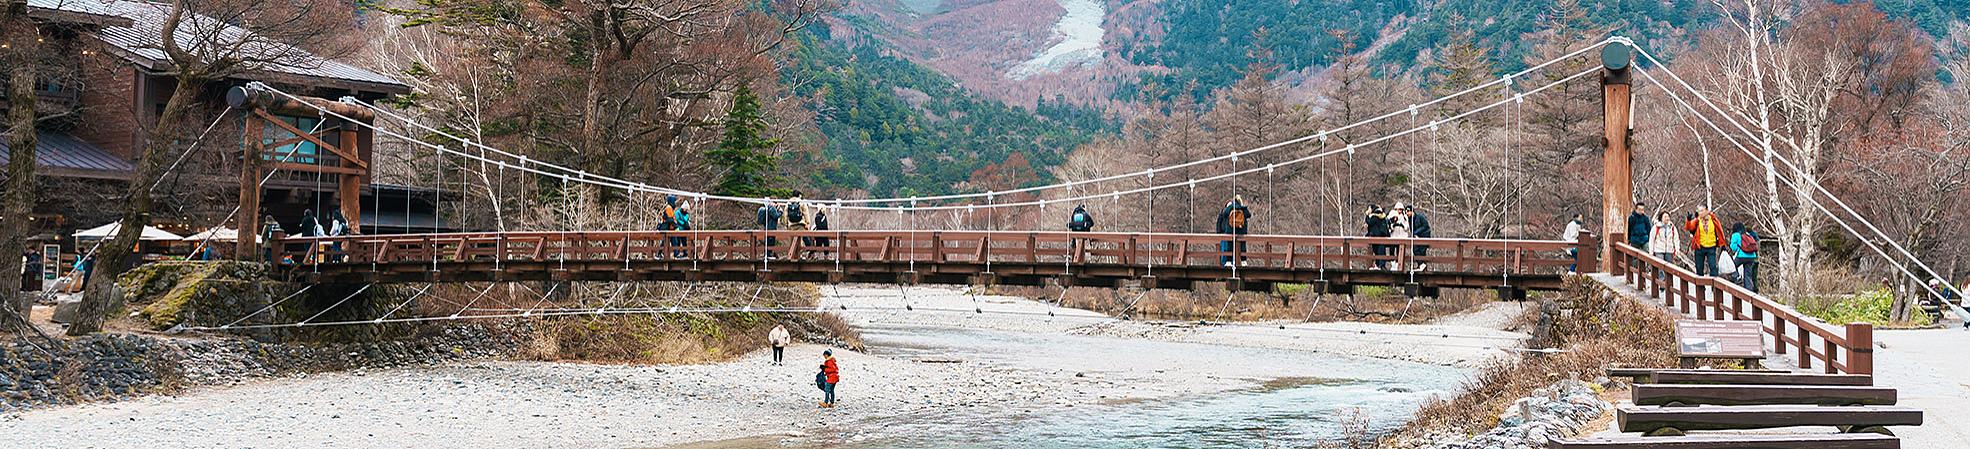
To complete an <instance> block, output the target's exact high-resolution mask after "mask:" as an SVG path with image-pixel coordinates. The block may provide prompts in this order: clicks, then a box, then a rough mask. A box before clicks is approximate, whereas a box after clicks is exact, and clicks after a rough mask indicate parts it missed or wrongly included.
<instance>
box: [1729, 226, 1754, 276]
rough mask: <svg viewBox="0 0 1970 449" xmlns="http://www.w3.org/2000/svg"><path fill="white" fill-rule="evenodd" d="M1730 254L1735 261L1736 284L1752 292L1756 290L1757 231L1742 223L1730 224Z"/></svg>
mask: <svg viewBox="0 0 1970 449" xmlns="http://www.w3.org/2000/svg"><path fill="white" fill-rule="evenodd" d="M1731 229H1732V231H1731V256H1732V259H1733V260H1732V262H1736V263H1737V277H1738V285H1742V286H1744V289H1745V290H1750V291H1751V292H1752V293H1757V292H1758V232H1757V231H1752V230H1751V228H1749V227H1745V226H1744V223H1733V224H1732V225H1731Z"/></svg>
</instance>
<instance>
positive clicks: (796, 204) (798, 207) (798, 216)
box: [786, 191, 807, 231]
mask: <svg viewBox="0 0 1970 449" xmlns="http://www.w3.org/2000/svg"><path fill="white" fill-rule="evenodd" d="M786 217H787V223H786V224H787V230H789V231H805V230H807V201H806V200H802V199H800V192H799V191H795V192H794V193H793V198H792V199H788V200H787V212H786Z"/></svg>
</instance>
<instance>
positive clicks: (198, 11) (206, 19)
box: [68, 0, 348, 335]
mask: <svg viewBox="0 0 1970 449" xmlns="http://www.w3.org/2000/svg"><path fill="white" fill-rule="evenodd" d="M139 7H140V8H151V10H149V11H146V12H145V14H146V17H144V18H142V19H143V20H137V21H136V27H137V29H139V30H144V31H149V32H155V33H157V34H156V36H157V41H156V42H157V43H158V44H157V45H156V47H157V49H158V50H159V51H162V52H163V53H164V54H165V56H166V59H167V60H168V61H167V62H168V63H169V64H170V66H171V69H172V72H173V73H175V74H176V75H177V83H176V85H175V86H174V87H173V88H172V90H171V94H170V97H169V98H168V99H167V100H166V101H165V104H164V110H163V111H162V112H161V113H159V114H158V116H157V118H156V120H155V121H154V122H152V123H147V124H146V125H148V126H149V128H150V129H149V132H147V133H145V135H144V139H143V145H142V147H143V152H142V153H141V154H140V155H139V156H138V158H137V161H136V165H137V169H136V173H135V174H134V175H132V176H131V179H130V186H129V190H128V192H127V193H126V194H125V198H124V202H123V204H124V211H123V218H122V219H121V220H119V221H118V223H119V225H120V226H121V227H120V228H119V229H118V230H117V233H116V235H115V236H114V237H112V238H111V239H109V241H108V242H106V243H104V244H103V245H102V247H101V248H100V249H99V250H98V251H96V254H97V258H96V260H97V263H96V268H95V273H94V275H93V276H91V278H90V281H89V284H88V285H87V286H86V288H85V291H84V293H83V300H82V304H81V306H80V308H79V309H78V310H77V315H76V316H77V318H76V322H75V323H72V324H71V325H70V326H69V328H68V333H69V335H86V334H90V333H94V332H96V331H98V330H100V329H101V328H102V322H103V320H104V319H105V318H106V316H105V315H106V314H107V313H108V312H109V309H110V307H111V306H112V305H113V304H115V303H116V301H117V299H118V298H117V297H116V296H117V294H116V291H115V284H116V280H117V277H119V276H120V275H122V274H123V272H124V271H125V270H126V269H128V268H129V266H130V262H131V260H130V257H131V255H132V254H133V252H132V251H131V249H132V248H133V247H135V245H136V243H137V237H138V236H139V235H140V234H141V233H142V232H143V229H144V228H145V227H146V226H149V225H150V212H151V204H152V200H153V196H152V193H153V192H152V186H153V185H155V184H156V181H157V179H158V178H159V176H160V175H161V171H162V170H163V169H164V167H163V161H162V160H161V159H163V155H166V154H171V153H172V152H173V150H174V148H175V146H176V145H180V144H181V143H182V140H181V138H182V137H184V136H185V134H186V133H187V132H188V131H189V132H196V131H197V130H190V129H188V128H189V127H188V126H187V125H188V124H189V123H190V120H189V119H188V118H189V117H190V116H191V115H192V110H193V109H194V108H195V107H196V106H197V104H198V101H199V100H198V97H199V94H200V93H201V92H202V91H203V89H205V88H206V85H207V83H210V82H212V81H216V80H221V79H225V78H228V77H232V76H235V75H239V74H243V73H249V72H253V71H256V70H262V69H264V68H267V67H271V66H279V65H284V66H299V67H305V66H307V65H309V64H314V63H315V61H317V59H314V58H313V57H312V55H311V54H310V53H308V52H307V51H306V50H303V49H302V48H303V47H317V48H320V47H326V45H327V44H326V43H327V41H326V39H328V38H329V37H330V36H333V35H334V34H335V33H329V32H325V31H326V30H327V29H329V28H331V27H333V26H334V25H335V24H337V23H341V22H339V21H340V20H342V19H346V18H347V17H348V16H347V9H346V8H347V6H346V5H345V4H341V3H336V2H332V1H326V0H282V1H277V2H253V1H243V0H176V1H174V2H172V3H170V4H168V5H167V4H143V5H140V6H139ZM149 19H157V20H156V21H155V22H152V21H151V20H149ZM151 27H154V28H151ZM247 213H252V211H247Z"/></svg>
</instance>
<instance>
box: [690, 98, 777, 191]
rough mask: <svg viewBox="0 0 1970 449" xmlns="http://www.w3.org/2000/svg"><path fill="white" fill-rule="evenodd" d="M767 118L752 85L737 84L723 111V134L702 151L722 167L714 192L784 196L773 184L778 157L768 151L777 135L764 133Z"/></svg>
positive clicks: (775, 181)
mask: <svg viewBox="0 0 1970 449" xmlns="http://www.w3.org/2000/svg"><path fill="white" fill-rule="evenodd" d="M765 130H766V118H765V117H764V116H762V115H761V113H760V110H759V95H757V94H754V93H753V92H752V89H751V88H748V87H746V86H739V89H738V91H737V92H735V93H733V96H732V111H731V112H728V113H726V114H725V137H724V139H722V140H720V141H719V142H718V148H715V149H712V150H711V151H707V152H705V158H706V159H710V161H711V163H712V164H713V165H716V166H718V167H721V168H724V169H725V174H724V175H723V176H720V177H719V178H718V187H717V192H718V193H719V194H721V195H733V196H745V197H763V196H784V192H781V190H784V189H778V188H774V187H773V185H774V184H778V183H780V182H781V181H783V179H781V178H780V176H779V174H778V173H779V165H780V157H779V156H778V155H775V154H773V153H772V152H771V149H772V148H773V147H774V146H775V145H779V144H780V140H779V139H771V138H767V137H765V136H764V135H763V134H764V132H765Z"/></svg>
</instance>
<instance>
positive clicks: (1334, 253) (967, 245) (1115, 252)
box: [275, 231, 1598, 276]
mask: <svg viewBox="0 0 1970 449" xmlns="http://www.w3.org/2000/svg"><path fill="white" fill-rule="evenodd" d="M1226 242H1237V244H1226ZM275 245H276V247H277V248H280V249H281V251H280V253H281V254H282V255H283V256H287V257H291V258H292V259H293V260H294V261H295V262H296V263H299V264H309V263H330V264H350V265H353V264H405V263H413V262H423V263H436V262H473V261H483V262H496V261H591V262H592V261H617V262H625V263H627V262H630V261H737V260H742V261H761V260H762V259H763V258H764V257H763V256H766V255H767V254H769V253H770V254H772V255H773V256H774V258H773V262H772V263H779V262H780V261H808V262H813V261H836V260H839V261H842V262H890V263H899V262H900V263H908V262H916V263H938V264H953V263H969V264H980V265H983V264H1063V265H1122V266H1142V267H1151V266H1154V267H1163V266H1186V267H1214V266H1222V263H1223V258H1225V257H1230V258H1234V259H1237V260H1243V261H1244V263H1243V264H1242V265H1241V268H1260V269H1264V268H1270V269H1288V270H1319V269H1334V270H1369V269H1374V268H1375V267H1376V265H1377V263H1378V262H1381V263H1384V264H1388V265H1389V266H1392V267H1393V266H1399V267H1401V268H1403V269H1408V268H1411V267H1414V266H1415V265H1416V264H1419V263H1420V264H1424V265H1425V266H1427V270H1428V271H1432V272H1456V273H1473V274H1498V275H1512V276H1517V275H1532V274H1540V275H1554V274H1561V273H1565V272H1567V271H1569V270H1571V266H1572V265H1575V264H1578V265H1582V266H1593V265H1594V263H1595V261H1596V260H1598V259H1597V255H1596V254H1595V245H1594V244H1593V243H1592V242H1591V241H1590V242H1582V243H1567V242H1559V241H1546V240H1477V239H1395V238H1366V237H1324V236H1276V235H1241V236H1235V237H1234V236H1229V235H1219V234H1161V233H1104V232H1084V233H1069V232H1021V231H918V232H909V231H770V232H769V231H676V232H659V231H647V232H646V231H623V232H615V231H611V232H506V233H451V234H411V235H375V236H342V237H300V238H285V239H282V240H280V241H278V242H276V244H275ZM1377 246H1379V247H1381V248H1383V249H1384V250H1383V251H1380V252H1379V254H1378V252H1377V251H1375V250H1374V248H1375V247H1377ZM1418 248H1421V251H1420V252H1419V251H1417V249H1418ZM1568 250H1578V251H1579V255H1578V257H1577V259H1576V257H1573V256H1570V255H1569V254H1568Z"/></svg>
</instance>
